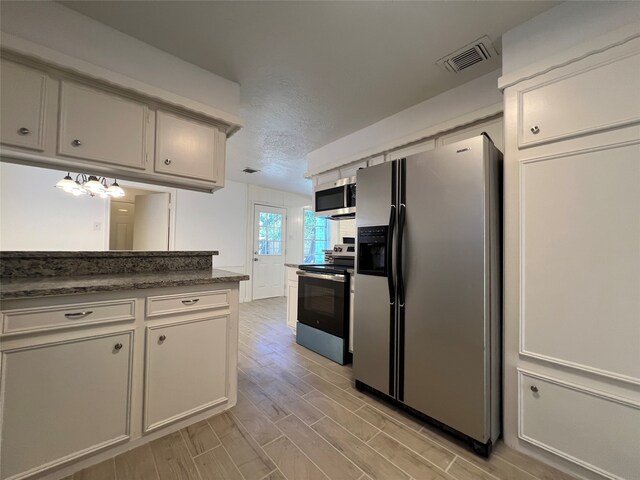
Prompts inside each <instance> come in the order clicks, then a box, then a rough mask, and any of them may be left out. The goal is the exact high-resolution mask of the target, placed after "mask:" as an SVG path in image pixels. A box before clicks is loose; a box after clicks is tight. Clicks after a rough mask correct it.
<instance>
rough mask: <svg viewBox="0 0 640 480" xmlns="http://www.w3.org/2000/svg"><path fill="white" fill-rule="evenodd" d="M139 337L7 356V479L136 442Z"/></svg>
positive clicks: (0, 470)
mask: <svg viewBox="0 0 640 480" xmlns="http://www.w3.org/2000/svg"><path fill="white" fill-rule="evenodd" d="M132 341H133V332H132V331H129V332H121V333H112V334H105V335H96V336H88V337H82V338H76V339H72V340H63V341H57V342H52V343H45V344H35V345H27V346H23V347H20V348H15V349H8V350H5V351H3V352H2V383H1V391H2V419H1V425H2V436H1V439H0V445H1V450H0V465H1V467H0V478H2V479H13V478H23V477H26V476H28V475H30V474H34V473H37V472H39V471H43V470H46V469H48V468H50V467H52V466H55V465H57V464H61V463H64V462H66V461H69V460H72V459H73V458H75V457H79V456H81V455H86V454H88V453H91V452H92V451H95V450H98V449H101V448H104V447H107V446H109V445H112V444H115V443H118V442H121V441H126V440H127V439H128V438H129V405H130V397H131V374H132V370H131V367H132V361H131V358H132Z"/></svg>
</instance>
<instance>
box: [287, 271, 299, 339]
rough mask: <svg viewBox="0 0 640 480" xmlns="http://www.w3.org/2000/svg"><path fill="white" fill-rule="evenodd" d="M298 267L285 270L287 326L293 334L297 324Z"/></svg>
mask: <svg viewBox="0 0 640 480" xmlns="http://www.w3.org/2000/svg"><path fill="white" fill-rule="evenodd" d="M297 271H298V267H289V268H287V325H288V326H289V328H291V330H293V331H294V332H295V331H296V325H297V323H298V274H297V273H296V272H297Z"/></svg>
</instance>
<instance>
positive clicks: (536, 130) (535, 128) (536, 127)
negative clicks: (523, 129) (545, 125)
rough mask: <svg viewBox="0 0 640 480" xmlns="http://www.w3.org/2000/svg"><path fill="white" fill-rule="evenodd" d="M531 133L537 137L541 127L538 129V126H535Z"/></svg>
mask: <svg viewBox="0 0 640 480" xmlns="http://www.w3.org/2000/svg"><path fill="white" fill-rule="evenodd" d="M531 133H533V134H534V135H537V134H539V133H540V127H538V125H534V126H533V127H531Z"/></svg>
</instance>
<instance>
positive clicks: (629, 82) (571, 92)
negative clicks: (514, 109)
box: [518, 52, 640, 148]
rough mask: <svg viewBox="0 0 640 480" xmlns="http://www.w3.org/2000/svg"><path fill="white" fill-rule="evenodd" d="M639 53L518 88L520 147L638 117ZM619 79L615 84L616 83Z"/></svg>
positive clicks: (633, 119) (593, 131) (600, 129)
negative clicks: (521, 88)
mask: <svg viewBox="0 0 640 480" xmlns="http://www.w3.org/2000/svg"><path fill="white" fill-rule="evenodd" d="M638 72H640V53H637V52H636V53H635V54H631V55H624V56H622V57H619V58H617V59H615V60H613V61H610V62H606V63H601V64H599V65H594V66H588V67H587V68H586V69H585V70H582V71H580V70H578V71H576V70H574V71H573V72H572V73H569V74H567V73H564V72H563V73H562V74H558V75H555V76H554V77H555V78H551V79H550V80H549V81H547V82H545V83H542V84H536V85H533V86H531V87H529V88H526V89H524V90H522V91H520V92H519V101H518V108H519V111H518V146H519V147H520V148H523V147H529V146H534V145H538V144H542V143H547V142H551V141H556V140H561V139H564V138H569V137H574V136H577V135H583V134H587V133H595V132H598V131H602V130H606V129H611V128H617V127H622V126H624V125H628V124H630V123H633V122H637V121H639V120H640V88H638V81H639V80H640V75H639V74H638ZM612 82H615V83H612Z"/></svg>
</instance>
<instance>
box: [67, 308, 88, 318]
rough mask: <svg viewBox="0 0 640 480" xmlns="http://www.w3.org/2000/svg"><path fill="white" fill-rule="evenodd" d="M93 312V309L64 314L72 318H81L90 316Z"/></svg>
mask: <svg viewBox="0 0 640 480" xmlns="http://www.w3.org/2000/svg"><path fill="white" fill-rule="evenodd" d="M92 313H93V311H92V310H89V311H88V312H77V313H65V314H64V316H65V317H67V318H68V319H70V320H79V319H81V318H85V317H88V316H89V315H91V314H92Z"/></svg>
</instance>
